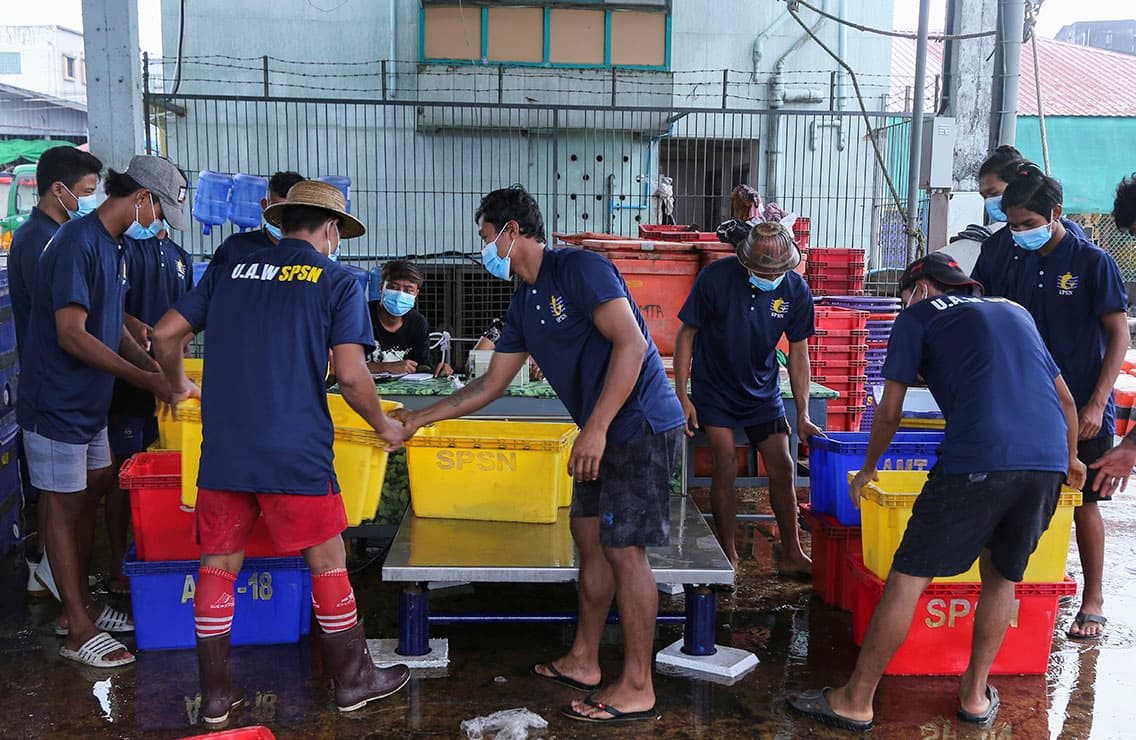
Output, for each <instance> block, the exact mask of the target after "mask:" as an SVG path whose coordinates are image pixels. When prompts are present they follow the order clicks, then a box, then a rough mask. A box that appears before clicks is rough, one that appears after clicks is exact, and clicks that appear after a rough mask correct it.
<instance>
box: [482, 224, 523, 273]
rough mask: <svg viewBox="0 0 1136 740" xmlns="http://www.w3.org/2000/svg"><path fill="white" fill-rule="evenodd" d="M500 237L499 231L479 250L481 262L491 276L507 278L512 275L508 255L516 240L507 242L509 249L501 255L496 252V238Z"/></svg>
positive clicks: (511, 251)
mask: <svg viewBox="0 0 1136 740" xmlns="http://www.w3.org/2000/svg"><path fill="white" fill-rule="evenodd" d="M500 238H501V232H498V233H497V237H496V238H495V239H494V240H493V241H491V242H489V243H488V244H486V245H485V249H482V250H481V264H483V265H485V269H486V270H488V271H489V274H490V275H492V276H493V277H495V278H500V279H501V280H508V279H509V278H510V277H512V272H511V267H512V264H511V260H510V258H509V255H511V254H512V253H513V245H514V244H516V243H517V240H516V239H514V240H513V241H511V242H509V251H507V252H505V256H504V257H502V256H501V255H500V254H498V253H497V240H498V239H500Z"/></svg>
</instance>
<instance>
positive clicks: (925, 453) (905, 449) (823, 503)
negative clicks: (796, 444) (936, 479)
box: [809, 432, 943, 527]
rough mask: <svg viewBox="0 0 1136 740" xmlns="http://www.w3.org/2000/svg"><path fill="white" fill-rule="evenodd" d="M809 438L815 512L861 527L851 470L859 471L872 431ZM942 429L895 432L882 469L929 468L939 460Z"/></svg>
mask: <svg viewBox="0 0 1136 740" xmlns="http://www.w3.org/2000/svg"><path fill="white" fill-rule="evenodd" d="M827 434H828V436H827V437H810V438H809V491H810V494H809V495H810V496H811V503H812V506H813V511H816V512H820V513H822V514H828V515H829V516H834V517H836V520H837V521H838V522H840V523H841V524H843V525H845V526H854V527H858V526H860V510H859V509H857V508H856V507H854V506H853V505H852V500H851V499H850V498H849V497H848V471H853V472H855V471H858V470H859V469H860V468H861V467H862V466H863V464H864V456H865V455H867V453H868V437H869V436H871V435H870V433H869V432H828V433H827ZM942 441H943V433H942V432H903V433H900V434H897V435H895V438H894V439H893V440H892V443H891V446H890V447H888V449H887V452H886V453H884V455H883V457H881V458H880V465H879V469H880V470H930V469H931V466H933V465H934V464H935V461H936V460H937V459H938V448H939V445H940V444H941V443H942Z"/></svg>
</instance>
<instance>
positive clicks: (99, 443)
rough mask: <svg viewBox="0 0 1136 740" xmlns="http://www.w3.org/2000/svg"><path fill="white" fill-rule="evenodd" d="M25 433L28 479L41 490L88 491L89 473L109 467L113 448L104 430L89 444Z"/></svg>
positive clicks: (58, 491)
mask: <svg viewBox="0 0 1136 740" xmlns="http://www.w3.org/2000/svg"><path fill="white" fill-rule="evenodd" d="M23 433H24V456H25V457H26V458H27V461H28V477H29V478H30V479H31V483H32V485H33V486H34V487H36V488H37V489H39V490H40V491H51V492H52V493H78V492H79V491H83V490H85V489H86V488H87V471H88V470H102V469H103V468H107V467H110V445H109V444H108V443H107V430H106V427H103V428H102V429H100V430H99V433H98V434H96V435H95V436H94V439H92V440H91V441H90V442H87V443H86V444H77V445H76V444H69V443H67V442H57V441H55V440H54V439H48V438H47V437H44V436H42V435H40V434H36V433H35V432H29V431H28V430H27V429H24V430H23Z"/></svg>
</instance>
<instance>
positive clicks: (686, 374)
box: [674, 324, 698, 437]
mask: <svg viewBox="0 0 1136 740" xmlns="http://www.w3.org/2000/svg"><path fill="white" fill-rule="evenodd" d="M696 336H698V329H696V328H694V327H693V326H690V325H689V324H683V325H682V327H681V328H680V329H679V330H678V334H677V335H676V336H675V353H674V374H675V395H676V396H678V402H679V404H680V405H681V406H682V414H683V416H685V417H686V436H688V437H693V436H694V430H696V429H698V411H697V410H696V409H695V408H694V402H693V401H691V400H690V394H688V393H687V391H686V386H687V383H689V382H690V363H691V360H692V359H693V358H694V338H695V337H696Z"/></svg>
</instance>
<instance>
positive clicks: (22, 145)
mask: <svg viewBox="0 0 1136 740" xmlns="http://www.w3.org/2000/svg"><path fill="white" fill-rule="evenodd" d="M56 146H75V145H74V144H72V143H71V142H70V141H52V140H50V139H0V165H8V164H20V163H22V162H35V161H37V160H38V159H39V157H40V155H41V154H43V153H44V152H46V151H47V150H48V149H51V148H52V147H56Z"/></svg>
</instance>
